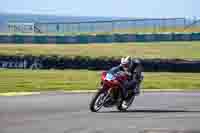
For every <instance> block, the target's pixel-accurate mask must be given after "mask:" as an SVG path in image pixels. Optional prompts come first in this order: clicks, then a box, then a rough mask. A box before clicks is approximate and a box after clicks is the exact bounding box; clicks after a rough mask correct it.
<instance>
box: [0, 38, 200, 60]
mask: <svg viewBox="0 0 200 133" xmlns="http://www.w3.org/2000/svg"><path fill="white" fill-rule="evenodd" d="M199 51H200V41H196V42H151V43H111V44H82V45H81V44H76V45H74V44H71V45H59V44H57V45H56V44H51V45H46V44H45V45H44V44H43V45H42V44H41V45H33V44H18V45H8V44H5V45H3V44H1V45H0V55H34V56H39V55H61V56H68V57H74V56H90V57H105V56H106V57H120V56H126V55H131V56H133V57H139V58H182V59H200V52H199Z"/></svg>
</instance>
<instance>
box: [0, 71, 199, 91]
mask: <svg viewBox="0 0 200 133" xmlns="http://www.w3.org/2000/svg"><path fill="white" fill-rule="evenodd" d="M99 79H100V71H88V70H64V71H61V70H35V71H32V70H10V69H0V93H6V92H35V91H36V92H37V91H55V90H95V89H96V88H97V86H98V83H99ZM199 80H200V73H145V79H144V83H143V84H142V88H143V89H185V90H193V89H195V90H199V89H200V82H199Z"/></svg>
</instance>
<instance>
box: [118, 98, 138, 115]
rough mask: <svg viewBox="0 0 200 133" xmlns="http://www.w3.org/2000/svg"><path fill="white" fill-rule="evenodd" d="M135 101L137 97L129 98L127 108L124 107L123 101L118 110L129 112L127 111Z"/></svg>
mask: <svg viewBox="0 0 200 133" xmlns="http://www.w3.org/2000/svg"><path fill="white" fill-rule="evenodd" d="M134 100H135V95H131V96H128V98H127V100H126V107H125V108H124V107H123V106H122V103H123V100H121V101H120V103H119V105H118V106H117V109H118V110H119V111H122V112H124V111H127V109H128V108H129V107H130V106H131V104H132V103H133V101H134Z"/></svg>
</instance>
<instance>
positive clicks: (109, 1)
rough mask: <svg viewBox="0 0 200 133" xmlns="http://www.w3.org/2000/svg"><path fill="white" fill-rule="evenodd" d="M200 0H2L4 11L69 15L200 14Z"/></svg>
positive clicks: (135, 15)
mask: <svg viewBox="0 0 200 133" xmlns="http://www.w3.org/2000/svg"><path fill="white" fill-rule="evenodd" d="M199 5H200V0H2V1H1V4H0V12H9V13H33V14H54V15H55V14H56V15H66V16H115V17H150V18H155V17H194V16H196V17H199V16H200V8H199Z"/></svg>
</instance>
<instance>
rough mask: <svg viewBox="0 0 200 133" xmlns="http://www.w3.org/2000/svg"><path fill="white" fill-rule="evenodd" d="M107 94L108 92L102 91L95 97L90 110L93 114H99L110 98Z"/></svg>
mask: <svg viewBox="0 0 200 133" xmlns="http://www.w3.org/2000/svg"><path fill="white" fill-rule="evenodd" d="M107 94H108V93H107V91H105V90H103V89H101V90H99V91H98V92H97V93H96V94H95V95H94V97H93V98H92V101H91V103H90V110H91V111H92V112H98V111H99V110H100V109H101V107H102V106H103V105H104V102H105V100H106V98H107V96H108V95H107Z"/></svg>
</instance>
